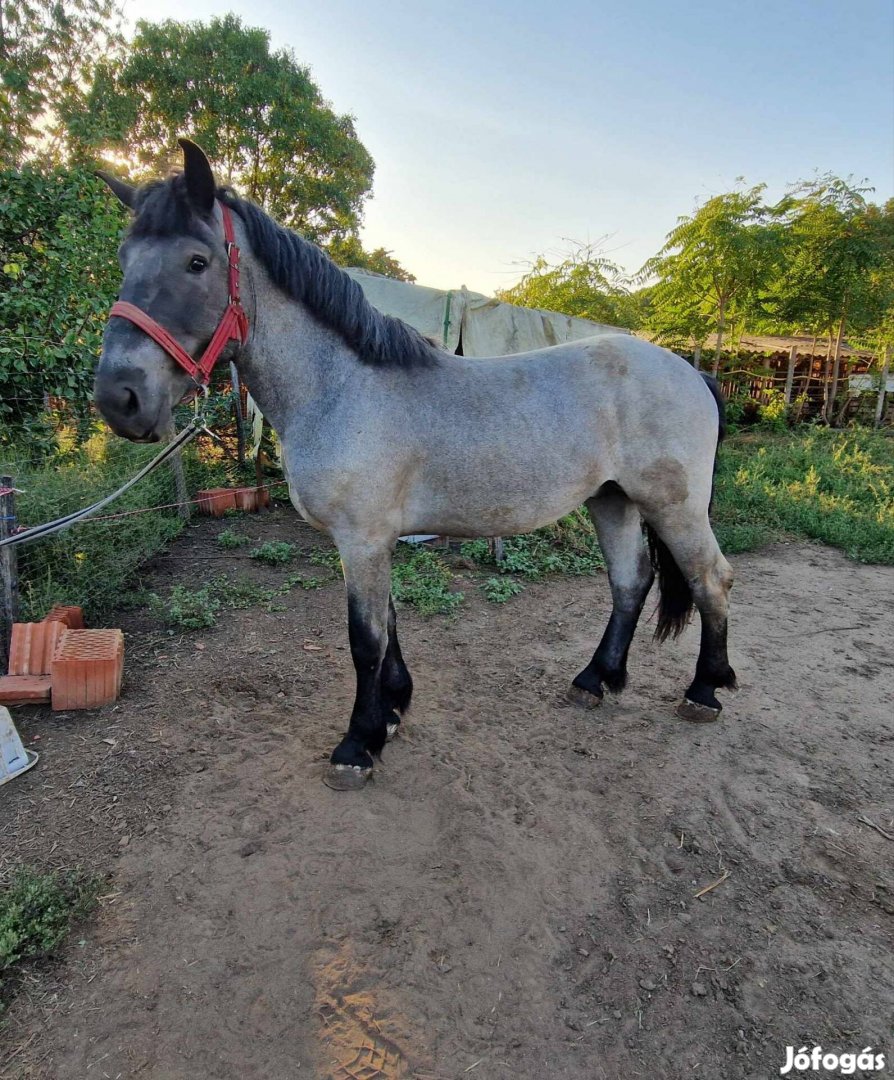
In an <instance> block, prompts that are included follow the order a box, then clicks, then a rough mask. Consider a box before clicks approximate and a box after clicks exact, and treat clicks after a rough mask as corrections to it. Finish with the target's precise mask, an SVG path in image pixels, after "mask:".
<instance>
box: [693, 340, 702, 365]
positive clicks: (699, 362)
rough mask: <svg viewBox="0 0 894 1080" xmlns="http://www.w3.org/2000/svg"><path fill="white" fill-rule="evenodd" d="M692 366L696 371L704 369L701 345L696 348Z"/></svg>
mask: <svg viewBox="0 0 894 1080" xmlns="http://www.w3.org/2000/svg"><path fill="white" fill-rule="evenodd" d="M692 366H693V367H694V368H695V370H696V371H701V369H702V347H701V345H696V347H695V352H694V353H693V355H692Z"/></svg>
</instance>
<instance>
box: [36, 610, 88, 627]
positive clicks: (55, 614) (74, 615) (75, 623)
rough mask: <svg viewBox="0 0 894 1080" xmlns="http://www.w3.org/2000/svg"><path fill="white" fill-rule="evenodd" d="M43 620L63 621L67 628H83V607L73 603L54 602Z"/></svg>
mask: <svg viewBox="0 0 894 1080" xmlns="http://www.w3.org/2000/svg"><path fill="white" fill-rule="evenodd" d="M44 622H61V623H65V625H66V626H67V627H68V628H69V630H83V629H84V609H83V608H80V607H75V606H74V605H68V604H56V605H55V607H53V608H51V609H50V613H49V614H48V615H47V617H46V618H45V619H44Z"/></svg>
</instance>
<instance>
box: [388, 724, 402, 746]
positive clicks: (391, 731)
mask: <svg viewBox="0 0 894 1080" xmlns="http://www.w3.org/2000/svg"><path fill="white" fill-rule="evenodd" d="M399 734H400V724H398V723H397V721H396V720H395V721H392V722H391V723H390V724H389V725H388V728H387V734H386V736H385V742H391V740H392V739H395V738H397V736H398V735H399Z"/></svg>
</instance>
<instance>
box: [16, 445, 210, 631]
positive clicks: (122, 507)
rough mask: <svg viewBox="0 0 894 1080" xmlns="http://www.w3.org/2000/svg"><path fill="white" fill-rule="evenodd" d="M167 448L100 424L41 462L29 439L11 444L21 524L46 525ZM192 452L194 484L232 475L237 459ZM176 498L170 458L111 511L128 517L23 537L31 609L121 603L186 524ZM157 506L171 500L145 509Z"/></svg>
mask: <svg viewBox="0 0 894 1080" xmlns="http://www.w3.org/2000/svg"><path fill="white" fill-rule="evenodd" d="M61 438H62V436H60V439H61ZM158 450H159V448H158V446H140V445H135V444H133V443H128V442H126V441H125V440H124V439H118V438H116V437H115V436H113V435H112V434H111V433H110V432H106V431H96V432H95V433H94V434H93V435H92V436H91V437H90V438H88V439H87V440H86V441H85V442H83V443H82V444H80V445H78V446H73V447H69V446H65V447H64V448H60V450H59V452H58V453H56V454H54V455H50V456H47V457H45V458H44V459H42V460H41V461H40V462H38V461H36V460H34V458H33V457H31V456H30V455H31V451H30V449H29V447H27V446H22V447H10V446H7V447H3V448H2V451H0V467H2V472H4V473H9V474H10V475H11V476H13V477H14V480H15V485H16V487H17V488H19V489H21V491H22V494H21V495H19V496H18V497H17V500H16V510H17V516H18V519H19V523H20V524H21V525H26V526H29V525H39V524H42V523H43V522H46V521H52V520H54V519H55V518H58V517H61V516H62V515H64V514H68V513H71V512H72V511H74V510H79V509H82V508H83V507H85V506H89V505H90V504H91V503H93V502H96V501H97V500H98V499H99V498H101V497H102V496H104V495H108V494H110V493H111V492H112V491H114V490H115V489H116V488H117V487H120V485H121V484H122V483H124V481H125V480H127V479H129V478H130V477H131V476H133V475H134V473H136V472H137V471H138V470H139V469H140V468H142V467H143V466H144V465H145V464H146V463H147V462H148V461H149V460H151V459H152V458H153V457H155V455H156V454H157V453H158ZM182 461H183V468H184V473H185V477H186V484H187V488H188V490H190V491H195V490H198V489H199V488H203V487H212V486H217V485H218V484H227V483H229V482H230V474H229V472H228V471H227V468H226V467H225V466H222V465H221V464H220V462H217V461H211V460H208V459H206V457H205V456H204V452H203V451H202V450H201V449H199V448H196V446H195V444H194V445H193V446H190V447H187V449H185V450H184V451H183V453H182ZM176 501H177V492H176V487H175V484H174V479H173V474H172V472H171V469H170V468H169V467H168V466H162V467H161V468H159V469H157V470H156V471H155V472H153V473H151V474H150V475H149V476H147V477H146V479H145V480H142V481H140V483H139V484H137V485H136V486H135V487H133V488H131V490H130V491H128V492H126V493H125V494H124V495H122V496H121V497H120V498H119V499H118V500H116V501H115V502H114V503H112V504H111V505H110V506H109V507H107V508H106V509H105V510H104V511H102V515H110V514H113V515H122V516H115V517H114V518H113V519H111V520H105V521H103V520H97V519H88V520H87V521H85V522H82V523H80V524H78V525H75V526H73V527H72V528H70V529H66V530H64V531H62V532H59V533H56V534H54V535H53V536H51V537H48V538H47V539H45V540H39V541H36V542H34V543H31V544H23V545H22V546H20V547H19V548H18V562H19V587H20V596H21V618H22V619H23V620H39V619H42V618H43V617H44V615H46V613H47V611H48V610H49V609H50V608H51V607H52V606H53V604H57V603H66V604H79V605H81V606H83V607H84V608H85V609H86V611H87V615H88V618H100V617H101V615H102V614H103V613H104V612H107V611H109V610H111V609H112V608H114V607H116V606H117V601H118V598H119V596H120V594H121V593H122V592H123V591H124V590H125V589H126V588H127V586H128V584H129V583H130V582H131V581H132V580H133V578H134V576H135V575H136V572H137V570H138V569H139V567H140V566H141V565H142V564H143V563H145V562H146V561H147V560H148V559H150V558H151V557H152V556H153V555H154V554H155V553H156V552H157V551H160V550H161V549H162V548H163V547H165V545H167V544H168V543H170V541H171V540H172V539H173V538H174V537H175V536H177V535H178V533H180V531H181V530H182V529H183V526H184V521H183V519H182V518H181V517H180V516H179V514H178V511H177V508H176V507H174V506H170V505H168V504H171V503H175V502H176ZM156 506H165V507H166V509H161V510H151V511H148V512H142V511H146V508H147V507H156ZM133 511H141V512H139V513H134V512H133Z"/></svg>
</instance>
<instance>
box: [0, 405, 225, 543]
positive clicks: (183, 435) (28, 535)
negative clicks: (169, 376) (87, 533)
mask: <svg viewBox="0 0 894 1080" xmlns="http://www.w3.org/2000/svg"><path fill="white" fill-rule="evenodd" d="M202 430H206V429H205V428H204V417H203V416H199V415H196V416H195V417H194V418H193V419H192V420H190V422H189V423H188V424H187V425H186V427H185V428H184V429H183V430H182V431H181V432H180V434H179V435H178V436H177V437H176V438H174V439H172V440H171V441H170V442H169V443H168V445H167V446H166V447H165V448H164V449H163V450H162V451H161V452H160V453H159V454H157V455H156V456H155V457H154V458H153V459H152V460H151V461H150V462H149V464H148V465H144V466H143V468H142V469H140V471H139V472H138V473H137V474H136V476H133V477H131V479H130V480H128V481H127V483H125V484H122V485H121V487H120V488H118V490H117V491H113V492H112V494H111V495H106V496H105V498H102V499H100V500H99V501H98V502H95V503H93V504H92V506H87V507H85V508H84V509H83V510H75V511H74V512H73V513H71V514H66V515H65V516H64V517H61V518H56V520H55V521H47V522H46V523H45V524H43V525H35V526H34V527H33V528H31V529H25V530H23V531H22V532H19V533H14V534H13V535H12V536H8V537H6V539H5V540H0V548H4V547H11V546H13V545H14V544H28V543H30V542H31V541H33V540H40V539H42V538H43V537H45V536H51V535H52V534H53V533H56V532H61V530H62V529H68V528H70V527H71V526H72V525H75V524H77V522H79V521H83V520H84V519H85V518H88V517H91V516H92V515H93V514H95V513H97V511H99V510H102V509H103V507H106V506H108V505H109V503H110V502H114V500H115V499H117V498H119V496H121V495H123V494H124V492H125V491H129V490H130V488H132V487H133V486H134V484H136V483H138V481H140V480H142V479H143V477H144V476H148V475H149V473H151V472H152V470H153V469H157V468H158V466H159V465H162V464H163V463H164V462H165V461H167V459H168V458H169V457H171V456H172V455H173V454H175V453H176V452H177V451H178V450H180V449H182V447H184V446H186V444H187V443H188V442H190V441H191V440H192V439H194V438H195V437H196V435H198V434H199V432H200V431H202Z"/></svg>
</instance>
